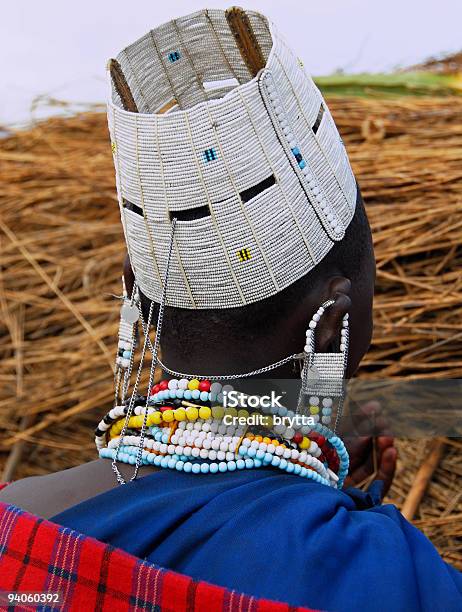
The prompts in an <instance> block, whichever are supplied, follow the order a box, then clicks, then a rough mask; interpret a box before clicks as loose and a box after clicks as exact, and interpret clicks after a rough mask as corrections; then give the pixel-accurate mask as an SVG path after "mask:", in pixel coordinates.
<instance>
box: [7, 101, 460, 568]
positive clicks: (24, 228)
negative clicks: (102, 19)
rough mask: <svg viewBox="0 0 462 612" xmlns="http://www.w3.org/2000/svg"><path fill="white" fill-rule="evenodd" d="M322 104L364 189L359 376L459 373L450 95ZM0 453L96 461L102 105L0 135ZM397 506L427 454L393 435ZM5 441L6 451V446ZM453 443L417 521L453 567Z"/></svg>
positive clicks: (108, 309)
mask: <svg viewBox="0 0 462 612" xmlns="http://www.w3.org/2000/svg"><path fill="white" fill-rule="evenodd" d="M328 102H329V105H330V108H331V110H332V113H333V115H334V118H335V120H336V122H337V125H338V127H339V130H340V133H341V134H342V137H343V138H344V140H345V143H346V145H347V148H348V151H349V153H350V156H351V160H352V164H353V167H354V171H355V173H356V175H357V177H358V179H359V182H360V184H361V187H362V190H363V194H364V196H365V199H366V202H367V209H368V213H369V217H370V221H371V224H372V228H373V232H374V239H375V245H376V253H377V294H376V301H375V306H374V309H375V335H374V341H373V345H372V348H371V350H370V352H369V353H368V355H367V358H366V359H365V361H364V363H363V366H362V369H361V375H363V376H366V377H367V376H369V377H370V376H372V375H374V376H376V375H380V376H402V375H405V376H414V377H419V376H431V377H435V378H442V377H447V376H450V377H462V357H461V356H462V329H461V323H460V322H461V320H462V277H461V274H460V269H461V263H462V252H461V242H462V216H461V212H462V170H461V166H460V159H461V156H462V125H461V123H460V117H461V114H462V100H461V99H460V98H457V97H446V98H411V97H408V98H399V99H394V100H391V99H373V98H369V99H367V98H343V97H336V96H333V97H331V98H330V99H329V100H328ZM0 147H1V148H0V198H1V208H0V239H1V249H2V250H1V276H0V312H1V315H0V316H1V320H0V337H1V349H0V350H1V364H0V431H1V447H0V448H1V449H2V450H1V452H0V463H2V464H3V465H5V463H6V462H7V458H8V457H10V460H9V461H10V463H9V465H10V466H11V465H12V464H15V463H16V460H17V457H18V451H17V449H18V448H19V446H18V441H19V445H20V444H21V442H20V441H24V440H25V441H26V446H27V452H25V453H23V460H22V461H21V463H20V464H19V465H18V466H17V469H16V473H15V476H17V477H20V476H27V475H32V474H43V473H47V472H49V471H53V470H58V469H62V468H66V467H69V466H71V465H75V464H77V463H80V462H82V461H86V460H90V459H93V458H94V450H93V442H92V435H91V430H92V428H93V426H94V424H95V422H96V421H97V419H98V417H100V416H101V415H102V414H103V412H104V411H105V410H107V408H108V406H109V405H110V403H111V400H112V393H113V391H112V371H111V366H110V363H112V361H113V359H112V356H113V354H114V352H115V348H116V331H117V324H118V318H119V314H118V302H116V300H115V299H114V298H113V297H112V296H111V294H117V293H118V292H119V291H120V286H119V278H120V274H121V267H122V261H123V258H124V242H123V236H122V230H121V225H120V219H119V210H118V205H117V199H116V193H115V186H114V171H113V164H112V158H111V150H110V144H109V139H108V134H107V127H106V118H105V116H104V114H102V113H84V114H81V115H79V116H76V117H72V118H68V119H60V118H54V119H50V120H48V121H46V122H44V123H42V124H39V125H36V126H35V127H33V128H32V129H30V130H27V131H22V132H18V133H16V134H13V135H11V136H10V137H8V138H6V139H4V140H3V141H1V143H0ZM399 446H400V452H401V454H400V461H399V467H398V474H397V478H396V480H395V483H394V486H393V488H392V491H391V499H392V500H393V501H394V502H396V503H397V504H398V505H401V504H402V503H403V502H404V500H405V498H406V497H408V495H409V491H410V490H411V486H412V484H413V479H414V476H415V474H416V472H417V470H418V469H419V467H420V466H421V464H422V462H423V461H424V459H425V456H426V453H427V451H428V449H427V444H426V442H425V441H419V442H411V443H409V442H406V441H401V442H400V443H399ZM12 449H16V450H15V451H14V452H13V456H12V457H11V456H10V452H11V450H12ZM461 473H462V444H461V443H460V442H459V441H454V440H448V441H446V443H445V445H444V451H443V456H442V459H441V462H440V464H439V466H438V467H437V469H436V471H435V472H434V474H433V476H432V479H431V483H430V486H429V488H428V490H427V493H426V495H425V497H424V498H423V501H422V502H421V504H420V506H419V507H418V510H417V513H416V516H415V518H416V524H417V525H418V526H419V527H421V528H422V529H424V531H425V532H426V533H427V534H428V535H429V536H430V537H431V538H432V540H433V541H434V542H435V544H436V545H437V546H438V547H439V549H440V550H441V551H442V553H443V555H444V558H445V559H446V560H448V561H450V562H452V563H453V564H455V565H457V566H459V567H462V542H461V535H462V521H461V518H462V495H461V493H460V488H461V487H460V476H461Z"/></svg>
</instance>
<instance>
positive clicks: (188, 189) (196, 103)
mask: <svg viewBox="0 0 462 612" xmlns="http://www.w3.org/2000/svg"><path fill="white" fill-rule="evenodd" d="M109 68H110V75H111V84H112V99H111V100H110V101H109V105H108V118H109V127H110V133H111V139H112V149H113V152H114V162H115V167H116V175H117V190H118V196H119V203H120V210H121V216H122V222H123V226H124V232H125V237H126V241H127V246H128V252H129V256H130V260H131V264H132V268H133V271H134V274H135V277H136V282H137V285H138V286H139V288H140V289H141V291H142V292H143V293H144V294H145V295H146V296H147V297H148V298H151V299H152V300H154V301H155V302H160V301H161V298H162V289H163V284H164V278H166V266H167V254H168V250H169V243H170V240H171V234H172V220H173V218H177V222H176V225H175V230H174V238H173V250H172V254H171V262H170V268H169V270H168V287H167V292H166V304H167V305H170V306H175V307H181V308H229V307H238V306H243V305H245V304H249V303H252V302H255V301H257V300H261V299H263V298H267V297H270V296H272V295H274V294H276V293H278V292H279V291H281V290H283V289H284V288H286V287H287V286H289V285H290V284H292V283H293V282H295V281H296V280H298V279H299V278H301V277H302V276H304V275H305V274H307V273H308V272H309V271H310V270H311V269H312V268H313V267H314V266H316V264H318V263H319V262H320V261H321V260H322V259H323V257H325V255H326V254H327V253H328V252H329V250H330V249H331V248H332V246H333V244H334V242H336V241H338V240H341V239H342V238H343V236H344V232H345V228H346V227H347V226H348V224H349V223H350V221H351V219H352V217H353V214H354V209H355V203H356V182H355V179H354V176H353V173H352V171H351V168H350V164H349V161H348V157H347V154H346V151H345V148H344V146H343V143H342V140H341V138H340V136H339V134H338V131H337V129H336V126H335V124H334V121H333V119H332V117H331V115H330V113H329V110H328V108H327V106H326V103H325V102H324V99H323V97H322V96H321V94H320V92H319V90H318V89H317V87H316V86H315V85H314V83H313V81H312V80H311V78H310V77H309V76H308V75H307V74H306V72H305V70H304V68H303V64H302V62H301V61H300V60H298V59H297V58H296V56H295V55H294V54H293V53H292V51H291V50H290V49H289V47H288V46H287V45H286V43H285V42H284V40H283V39H282V38H281V36H280V35H279V34H278V32H277V31H276V29H275V27H274V26H273V24H272V23H270V22H269V21H268V19H267V18H266V17H264V16H263V15H261V14H259V13H256V12H253V11H243V10H242V9H237V8H233V9H230V10H228V11H222V10H203V11H200V12H196V13H193V14H191V15H188V16H186V17H181V18H179V19H175V20H173V21H170V22H169V23H166V24H164V25H161V26H159V27H157V28H155V29H154V30H151V31H150V32H148V33H147V34H146V35H145V36H143V37H142V38H140V39H139V40H137V41H136V42H134V43H133V44H132V45H130V46H128V47H127V48H126V49H124V50H123V51H121V53H120V54H119V55H118V56H117V58H116V60H111V61H110V64H109ZM192 209H194V210H192Z"/></svg>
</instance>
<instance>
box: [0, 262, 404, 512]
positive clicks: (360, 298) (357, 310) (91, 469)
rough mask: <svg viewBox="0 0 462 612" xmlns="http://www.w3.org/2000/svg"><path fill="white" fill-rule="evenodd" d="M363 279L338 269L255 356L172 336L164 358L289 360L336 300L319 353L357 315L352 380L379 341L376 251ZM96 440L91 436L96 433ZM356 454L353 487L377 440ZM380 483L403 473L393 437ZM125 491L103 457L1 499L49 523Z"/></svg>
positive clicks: (146, 470) (383, 448)
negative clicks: (375, 332)
mask: <svg viewBox="0 0 462 612" xmlns="http://www.w3.org/2000/svg"><path fill="white" fill-rule="evenodd" d="M361 267H362V269H361V271H360V274H359V275H358V276H359V278H361V282H360V283H352V282H350V280H348V279H347V278H345V277H344V276H342V274H341V273H340V272H339V271H337V270H332V274H331V275H330V277H329V278H326V279H325V280H324V281H323V282H322V283H319V284H318V285H317V286H316V287H315V288H314V290H313V291H310V294H309V295H306V296H300V300H299V302H298V304H297V306H296V307H295V308H294V309H293V311H292V312H291V316H290V317H286V318H285V319H284V320H283V321H281V323H280V324H279V325H278V326H277V329H265V332H264V335H262V336H261V337H254V338H252V350H251V351H249V346H248V341H247V339H246V338H243V339H242V342H241V343H238V342H233V343H230V344H228V345H227V346H226V351H223V350H222V346H216V343H215V344H214V343H211V342H208V337H207V335H206V334H204V336H203V342H202V346H201V350H200V351H196V352H194V351H193V350H189V349H188V347H187V346H186V344H185V339H183V342H181V343H179V342H176V341H175V339H174V338H173V339H172V336H171V335H169V334H168V333H166V332H165V330H164V334H163V336H162V353H163V358H164V361H165V362H166V363H168V364H169V366H170V367H171V368H173V369H175V370H177V371H180V372H182V371H185V372H189V371H195V372H209V373H210V374H214V373H218V374H219V373H220V372H227V373H233V372H242V371H250V370H253V369H255V368H259V367H262V366H264V365H267V364H268V363H273V362H275V361H278V360H279V359H281V358H282V357H285V356H286V355H290V354H293V353H297V352H299V351H300V350H301V348H302V347H301V346H300V344H301V341H303V340H304V337H305V331H306V328H307V325H308V322H309V321H310V319H311V316H312V314H313V313H314V312H315V311H316V310H317V308H318V307H319V305H320V304H321V303H322V302H324V301H325V300H327V299H329V298H332V299H334V300H335V304H334V305H333V306H331V307H330V308H329V309H328V310H327V311H326V313H325V315H324V316H323V317H322V319H321V322H320V325H319V327H318V335H317V340H318V350H319V351H321V352H323V351H324V352H325V351H327V350H328V347H329V345H330V344H331V343H332V342H333V341H334V339H335V338H337V337H338V335H339V332H340V327H341V324H342V318H343V316H344V314H345V313H347V312H348V313H349V317H350V347H349V360H348V371H347V376H348V377H351V376H352V375H353V374H354V372H355V371H356V369H357V367H358V365H359V362H360V361H361V359H362V357H363V356H364V354H365V353H366V351H367V349H368V348H369V344H370V340H371V336H372V299H373V291H374V281H375V261H374V257H373V253H372V251H371V254H370V256H368V257H365V258H364V261H363V262H362V264H361ZM124 274H125V279H126V284H127V287H128V289H129V290H130V288H131V286H132V284H133V273H132V271H131V268H130V265H129V262H128V260H127V262H126V264H125V267H124ZM274 376H276V377H277V378H293V377H294V372H293V369H292V368H291V367H290V366H286V367H284V368H280V369H279V370H278V371H275V372H274ZM363 408H364V409H365V411H366V412H367V411H369V412H370V411H371V410H374V409H375V406H374V404H373V403H372V402H371V403H370V404H369V405H367V406H364V407H363ZM89 435H90V434H89ZM347 445H348V450H349V452H350V476H349V478H348V479H347V482H346V486H351V485H354V484H359V483H360V482H362V481H363V480H364V479H365V478H366V477H367V476H369V475H370V474H371V473H372V471H373V457H372V440H371V438H370V437H364V438H355V439H354V440H350V441H347ZM376 449H377V455H378V456H377V466H378V474H377V478H379V479H381V480H383V481H384V484H385V486H384V489H385V492H386V491H387V490H388V489H389V487H390V485H391V481H392V479H393V475H394V471H395V467H396V449H395V448H394V446H393V439H392V438H390V437H385V436H381V437H378V438H377V440H376ZM120 469H121V471H122V473H123V474H124V477H125V478H126V479H127V480H128V479H129V478H130V476H131V474H132V473H133V466H128V465H121V466H120ZM156 469H157V468H153V467H150V466H143V467H141V469H140V472H139V477H142V476H145V475H147V474H150V473H152V472H153V471H155V470H156ZM115 486H118V485H117V482H116V479H115V475H114V473H113V471H112V469H111V462H110V461H108V460H104V459H97V460H95V461H92V462H90V463H85V464H83V465H80V466H78V467H75V468H70V469H67V470H63V471H61V472H57V473H55V474H49V475H46V476H34V477H30V478H25V479H23V480H19V481H17V482H14V483H12V484H11V485H9V486H8V487H7V488H6V489H4V490H3V491H1V492H0V501H2V502H5V503H9V504H14V505H16V506H19V507H20V508H23V509H25V510H28V511H29V512H32V513H34V514H36V515H38V516H41V517H44V518H50V517H52V516H54V515H56V514H59V513H60V512H62V511H64V510H65V509H67V508H70V507H72V506H73V505H75V504H77V503H79V502H82V501H85V500H86V499H89V498H91V497H94V496H96V495H98V494H100V493H104V492H105V491H107V490H109V489H111V488H113V487H115Z"/></svg>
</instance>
